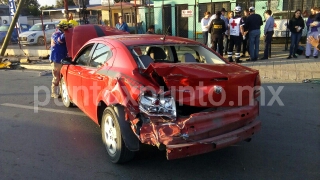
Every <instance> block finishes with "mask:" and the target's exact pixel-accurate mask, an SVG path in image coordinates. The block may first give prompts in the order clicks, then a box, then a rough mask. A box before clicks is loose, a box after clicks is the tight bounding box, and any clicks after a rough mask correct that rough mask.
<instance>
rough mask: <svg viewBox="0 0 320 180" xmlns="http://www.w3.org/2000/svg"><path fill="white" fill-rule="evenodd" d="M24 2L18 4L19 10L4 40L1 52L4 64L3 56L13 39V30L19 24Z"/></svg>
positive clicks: (0, 56)
mask: <svg viewBox="0 0 320 180" xmlns="http://www.w3.org/2000/svg"><path fill="white" fill-rule="evenodd" d="M24 2H25V0H20V2H19V4H18V8H17V10H16V13H15V14H14V16H13V19H12V21H11V24H10V26H9V29H8V33H7V35H6V37H5V38H4V42H3V45H2V48H1V52H0V62H2V56H4V53H5V52H6V50H7V47H8V43H9V40H10V38H11V35H12V32H13V29H14V27H15V26H16V24H17V21H18V18H19V15H20V11H21V9H22V6H23V5H24Z"/></svg>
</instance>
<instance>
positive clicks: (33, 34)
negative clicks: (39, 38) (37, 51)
mask: <svg viewBox="0 0 320 180" xmlns="http://www.w3.org/2000/svg"><path fill="white" fill-rule="evenodd" d="M36 34H37V33H32V34H30V35H29V36H28V37H34V36H35V35H36Z"/></svg>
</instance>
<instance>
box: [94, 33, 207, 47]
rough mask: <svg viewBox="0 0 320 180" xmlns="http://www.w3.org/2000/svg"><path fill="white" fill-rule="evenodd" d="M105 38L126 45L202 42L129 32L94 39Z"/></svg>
mask: <svg viewBox="0 0 320 180" xmlns="http://www.w3.org/2000/svg"><path fill="white" fill-rule="evenodd" d="M99 39H100V40H101V39H104V40H106V41H119V42H121V43H123V44H124V45H126V46H133V45H150V44H158V45H165V44H197V45H199V44H201V43H199V42H196V41H193V40H190V39H187V38H182V37H176V36H165V35H156V34H127V35H114V36H104V37H99V38H95V39H93V41H95V40H99ZM163 39H164V40H163Z"/></svg>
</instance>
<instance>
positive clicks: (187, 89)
mask: <svg viewBox="0 0 320 180" xmlns="http://www.w3.org/2000/svg"><path fill="white" fill-rule="evenodd" d="M143 74H144V75H146V76H147V77H148V78H149V79H150V80H151V81H152V82H154V83H157V84H158V85H159V86H162V87H164V88H165V89H167V90H168V91H171V92H173V95H174V97H176V101H178V102H179V103H181V104H185V105H189V106H208V107H212V106H230V105H231V104H232V105H231V106H238V105H245V104H249V103H250V100H251V99H250V98H252V95H253V93H252V94H251V93H250V92H249V91H248V92H245V91H244V92H243V93H242V92H241V98H239V93H238V89H239V88H242V87H246V88H249V89H250V88H253V87H254V82H255V80H256V78H257V76H258V74H259V72H258V71H257V70H253V69H250V68H247V67H244V66H241V65H237V64H214V65H213V64H202V63H198V64H187V63H184V64H182V63H175V64H173V63H152V64H150V65H149V67H148V68H147V69H146V70H145V71H144V72H143ZM221 89H222V91H224V92H222V91H220V90H221ZM200 91H201V92H200ZM223 94H224V95H225V97H222V96H224V95H223ZM221 98H225V100H224V101H223V102H220V100H221ZM210 100H213V101H214V102H220V104H217V105H215V104H206V105H203V104H201V102H200V101H206V102H210ZM230 102H232V103H230Z"/></svg>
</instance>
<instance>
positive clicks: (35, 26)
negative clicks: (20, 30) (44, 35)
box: [29, 24, 42, 31]
mask: <svg viewBox="0 0 320 180" xmlns="http://www.w3.org/2000/svg"><path fill="white" fill-rule="evenodd" d="M29 31H42V25H41V24H35V25H33V26H32V27H31V28H30V29H29Z"/></svg>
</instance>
